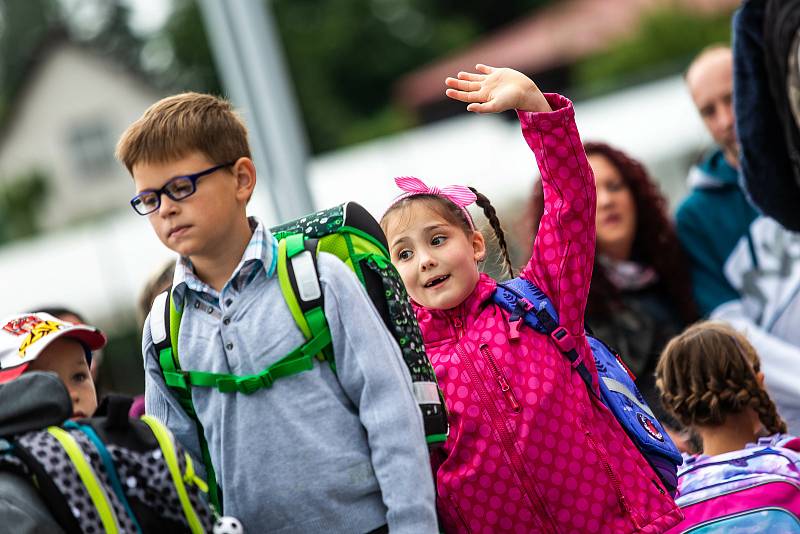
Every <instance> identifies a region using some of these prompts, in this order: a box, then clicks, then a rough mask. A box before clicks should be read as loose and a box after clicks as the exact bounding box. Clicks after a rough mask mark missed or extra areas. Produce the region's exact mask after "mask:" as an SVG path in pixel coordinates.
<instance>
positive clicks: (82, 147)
mask: <svg viewBox="0 0 800 534" xmlns="http://www.w3.org/2000/svg"><path fill="white" fill-rule="evenodd" d="M67 149H68V154H69V156H70V158H71V159H72V162H73V166H74V169H75V172H76V173H78V174H80V175H81V176H83V177H84V178H87V179H92V178H99V177H100V176H103V175H104V173H107V172H108V171H109V170H111V169H112V168H113V166H114V143H113V140H112V139H111V130H110V128H109V127H108V124H107V123H106V122H105V121H103V120H91V121H84V122H80V123H77V124H75V125H74V126H73V127H72V128H71V129H70V130H69V131H68V132H67Z"/></svg>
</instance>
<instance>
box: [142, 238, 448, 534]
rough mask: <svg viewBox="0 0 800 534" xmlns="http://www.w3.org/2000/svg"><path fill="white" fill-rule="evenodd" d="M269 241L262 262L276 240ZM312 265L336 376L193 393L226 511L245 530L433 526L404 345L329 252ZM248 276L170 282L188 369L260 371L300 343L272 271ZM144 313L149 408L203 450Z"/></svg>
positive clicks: (321, 368)
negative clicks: (211, 282)
mask: <svg viewBox="0 0 800 534" xmlns="http://www.w3.org/2000/svg"><path fill="white" fill-rule="evenodd" d="M265 233H266V235H267V238H268V240H273V239H274V238H273V237H272V236H271V235H269V233H268V232H265ZM264 248H265V249H267V250H266V251H265V252H264V254H263V255H264V256H265V257H264V258H263V260H264V261H263V265H267V266H268V265H270V264H271V260H272V258H271V254H272V250H274V249H272V248H271V247H264ZM179 261H180V260H179ZM178 267H179V268H182V266H181V265H179V266H178ZM240 267H241V264H240ZM318 269H319V274H320V279H321V282H322V288H323V293H324V298H325V314H326V316H327V319H328V324H329V326H330V329H331V334H332V337H333V348H334V353H335V360H336V368H337V374H334V373H333V372H332V371H331V369H330V367H329V366H328V364H327V363H324V362H323V363H321V364H315V365H314V367H313V369H312V370H310V371H305V372H302V373H300V374H297V375H293V376H290V377H285V378H281V379H278V380H276V381H275V383H274V384H273V386H272V387H271V388H267V389H260V390H258V391H256V392H254V393H252V394H250V395H245V394H242V393H220V392H219V391H217V390H216V389H211V388H199V387H195V388H193V390H192V399H193V402H194V406H195V409H196V411H197V414H198V416H199V418H200V421H201V422H202V424H203V427H204V429H205V435H206V437H207V440H208V446H209V450H210V453H211V459H212V462H213V464H214V465H215V466H216V472H217V476H218V479H219V483H220V485H221V487H222V490H223V493H224V507H225V510H224V512H225V515H232V516H234V517H237V518H239V519H240V520H241V521H242V523H243V525H244V527H245V531H246V532H251V533H252V532H281V533H289V532H298V533H300V532H303V533H305V532H328V533H337V532H342V533H348V534H349V533H359V532H368V531H370V530H372V529H375V528H377V527H380V526H382V525H385V524H388V526H389V528H390V530H391V532H392V533H393V534H394V533H402V532H408V533H414V534H419V533H427V532H436V528H437V527H436V511H435V505H434V488H433V480H432V476H431V470H430V463H429V460H428V453H427V447H426V445H425V437H424V431H423V425H422V418H421V414H420V410H419V408H418V406H417V404H416V401H415V400H414V396H413V393H412V389H411V379H410V376H409V374H408V371H407V369H406V368H405V366H404V364H403V362H402V360H401V356H400V351H399V349H398V347H397V345H396V343H395V342H394V340H393V338H392V337H391V335H390V334H389V332H388V331H387V330H386V328H385V327H384V325H383V322H382V320H381V319H380V317H379V316H378V314H377V312H376V311H375V308H374V307H373V305H372V303H371V302H370V301H369V298H368V297H367V295H366V292H365V291H364V290H363V288H362V287H361V285H360V284H359V283H358V281H357V280H356V278H355V276H354V275H353V274H352V273H351V272H350V271H349V270H348V269H347V267H346V266H345V265H344V264H343V263H342V262H341V261H339V260H338V259H337V258H335V257H333V256H329V255H327V254H324V253H323V254H321V255H320V257H319V262H318ZM238 272H239V269H238V268H237V272H236V273H234V276H233V277H232V280H235V279H236V277H237V274H238ZM246 278H247V279H251V280H246V281H244V283H243V284H242V281H243V280H244V277H240V278H239V280H238V281H237V282H238V283H230V282H229V283H228V284H226V286H225V288H223V291H222V295H221V297H220V298H217V295H215V294H216V292H214V291H213V290H211V292H210V293H205V292H198V291H193V290H191V289H188V288H187V286H186V283H185V282H182V283H178V284H176V286H175V294H176V295H180V294H182V295H183V297H184V298H183V300H184V303H185V307H184V313H183V319H182V322H181V327H180V337H179V340H178V349H179V350H178V354H179V357H180V361H181V366H182V368H183V369H185V370H202V371H210V372H216V373H231V374H237V375H245V374H253V373H257V372H260V371H262V370H264V369H265V368H266V367H268V366H269V365H271V364H273V363H275V362H276V361H278V360H279V359H280V358H282V357H283V356H285V355H286V354H288V353H289V352H290V351H291V350H292V349H294V348H295V347H297V346H299V345H301V344H302V343H303V342H304V338H303V336H302V334H301V332H300V330H299V329H298V328H297V326H296V324H295V322H294V320H293V319H292V316H291V314H290V312H289V309H288V307H287V305H286V303H285V301H284V298H283V295H282V294H281V291H280V288H279V285H278V279H277V277H276V276H270V274H269V273H268V271H267V269H266V268H263V266H262V268H260V271H259V272H258V273H256V274H255V275H254V276H253V275H249V276H247V277H246ZM177 280H178V278H177V277H176V281H177ZM237 285H238V286H242V285H243V286H244V287H239V289H240V291H236V289H235V288H236V287H237ZM149 321H150V319H149V318H148V320H147V322H146V323H145V326H144V334H143V349H142V350H143V353H144V363H145V389H146V392H145V393H146V396H145V399H146V407H147V412H148V413H149V414H152V415H154V416H156V417H158V418H159V419H161V420H162V421H164V422H165V423H166V425H167V426H168V427H169V428H170V429H171V430H172V431H173V433H174V434H175V435H176V437H177V438H178V439H179V440H180V441H181V442H182V443H183V444H184V446H185V447H187V448H188V449H189V450H190V451H192V452H193V453H194V454H195V456H196V457H198V458H199V457H200V448H199V442H198V439H197V433H196V427H195V425H194V423H193V422H192V420H191V419H189V418H188V417H187V416H186V414H185V413H184V412H183V410H182V409H181V408H180V407H179V405H178V403H177V401H176V400H175V397H173V395H172V394H171V393H170V392H169V390H168V389H167V387H166V386H165V384H164V380H163V378H162V375H161V372H160V368H159V365H158V362H157V356H156V353H155V348H154V346H153V342H152V337H151V332H150V325H149Z"/></svg>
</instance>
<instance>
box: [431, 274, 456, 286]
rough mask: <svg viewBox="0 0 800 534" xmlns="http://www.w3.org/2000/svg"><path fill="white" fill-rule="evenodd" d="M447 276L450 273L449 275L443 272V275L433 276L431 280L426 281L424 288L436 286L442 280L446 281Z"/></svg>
mask: <svg viewBox="0 0 800 534" xmlns="http://www.w3.org/2000/svg"><path fill="white" fill-rule="evenodd" d="M448 278H450V275H449V274H445V275H443V276H438V277H436V278H434V279H433V280H429V281H428V282H427V283H426V284H425V287H426V288H428V287H435V286H438V285H439V284H441V283H442V282H444V281H446V280H447V279H448Z"/></svg>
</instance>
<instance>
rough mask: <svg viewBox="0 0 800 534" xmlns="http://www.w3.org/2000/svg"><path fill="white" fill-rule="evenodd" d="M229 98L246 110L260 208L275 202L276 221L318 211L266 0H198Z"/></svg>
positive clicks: (304, 143)
mask: <svg viewBox="0 0 800 534" xmlns="http://www.w3.org/2000/svg"><path fill="white" fill-rule="evenodd" d="M199 6H200V10H201V12H202V14H203V18H204V20H205V26H206V30H207V32H208V36H209V40H210V43H209V44H210V45H211V49H212V52H213V54H214V58H215V61H216V65H217V71H218V72H219V73H220V75H221V77H222V83H223V86H224V87H225V90H226V92H227V93H228V97H229V98H230V99H231V101H232V102H233V104H234V105H235V106H236V107H237V108H238V109H239V110H240V111H241V112H242V113H243V115H244V117H245V120H246V121H247V126H248V130H249V132H250V146H251V149H252V151H253V158H254V160H255V164H256V169H257V172H258V177H259V178H260V180H261V182H262V183H264V182H266V183H265V184H264V185H266V186H267V188H266V189H267V190H268V196H269V198H270V199H271V200H267V199H266V198H265V196H266V195H265V194H266V193H267V191H265V188H263V187H261V188H259V187H256V198H255V199H254V200H256V204H257V205H256V207H258V205H262V204H263V207H264V208H267V206H269V204H270V203H271V204H272V208H273V210H272V213H274V214H275V216H276V219H277V220H276V221H273V222H278V221H286V220H289V219H294V218H296V217H300V216H301V215H305V214H306V213H309V212H311V211H313V209H314V208H313V203H312V201H311V194H310V192H309V189H308V183H307V177H306V162H307V159H308V146H307V141H306V137H305V133H304V131H303V127H302V124H301V121H300V113H299V111H298V108H297V104H296V102H295V99H294V93H293V91H292V88H291V81H290V79H289V75H288V70H287V68H286V65H285V63H284V61H283V54H282V50H281V45H280V42H279V39H278V34H277V30H276V27H275V24H274V23H273V21H272V17H271V14H270V12H269V10H268V9H267V8H266V7H265V5H264V1H263V0H199Z"/></svg>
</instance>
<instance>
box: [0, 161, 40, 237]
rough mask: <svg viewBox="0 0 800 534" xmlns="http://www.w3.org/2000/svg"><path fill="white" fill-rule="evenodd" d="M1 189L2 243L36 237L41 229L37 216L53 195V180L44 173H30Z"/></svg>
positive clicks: (0, 223) (16, 178)
mask: <svg viewBox="0 0 800 534" xmlns="http://www.w3.org/2000/svg"><path fill="white" fill-rule="evenodd" d="M2 183H3V184H4V185H3V186H2V187H1V188H0V243H3V242H6V241H12V240H14V239H22V238H26V237H30V236H33V235H36V234H37V233H38V232H39V230H40V228H39V222H38V217H37V213H38V210H37V208H39V207H40V206H41V205H42V204H43V203H44V202H45V201H46V200H47V197H48V194H49V193H50V186H49V184H50V183H49V180H48V179H47V176H46V175H45V174H44V173H42V172H40V171H36V170H34V171H30V172H28V173H26V174H23V175H21V176H17V177H15V178H12V179H10V180H7V181H6V180H3V181H2Z"/></svg>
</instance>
